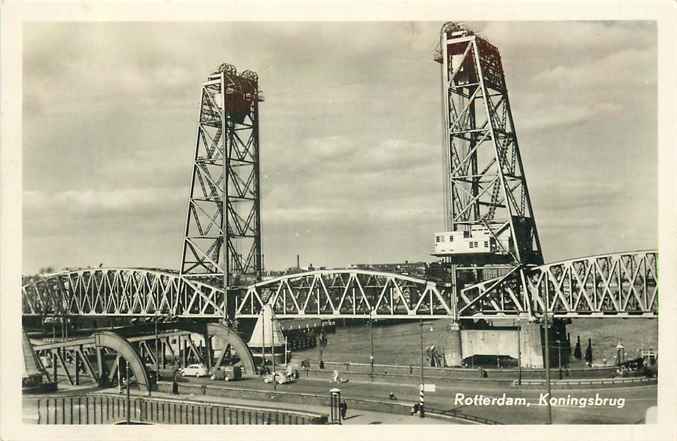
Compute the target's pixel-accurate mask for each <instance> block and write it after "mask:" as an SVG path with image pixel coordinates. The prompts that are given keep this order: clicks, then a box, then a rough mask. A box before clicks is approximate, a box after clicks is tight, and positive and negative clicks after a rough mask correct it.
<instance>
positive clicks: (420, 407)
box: [418, 320, 425, 418]
mask: <svg viewBox="0 0 677 441" xmlns="http://www.w3.org/2000/svg"><path fill="white" fill-rule="evenodd" d="M419 328H420V340H421V341H420V345H421V388H420V391H419V395H418V398H419V415H420V416H421V418H423V417H424V416H425V411H424V410H423V406H424V403H425V398H424V395H423V388H424V386H423V384H424V378H423V320H421V321H420V322H419Z"/></svg>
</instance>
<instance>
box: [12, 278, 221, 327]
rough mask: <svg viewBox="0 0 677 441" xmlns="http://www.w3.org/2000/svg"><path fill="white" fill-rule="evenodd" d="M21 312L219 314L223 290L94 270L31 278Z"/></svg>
mask: <svg viewBox="0 0 677 441" xmlns="http://www.w3.org/2000/svg"><path fill="white" fill-rule="evenodd" d="M22 305H23V315H24V316H40V317H50V316H52V317H54V316H56V317H65V316H155V315H156V314H160V315H173V316H176V317H224V305H225V298H224V291H223V289H220V288H216V287H214V286H212V285H208V284H206V283H203V282H199V281H197V280H193V279H189V278H185V277H183V278H182V277H181V276H179V274H177V273H171V272H162V271H156V270H144V269H134V268H130V269H125V268H96V269H83V270H76V271H70V272H62V273H56V274H50V275H45V276H39V277H34V278H31V279H30V280H29V281H28V283H26V284H25V285H24V286H23V287H22Z"/></svg>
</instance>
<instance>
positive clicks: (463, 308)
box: [22, 251, 658, 320]
mask: <svg viewBox="0 0 677 441" xmlns="http://www.w3.org/2000/svg"><path fill="white" fill-rule="evenodd" d="M22 293H23V295H22V303H23V315H24V317H31V316H32V317H48V316H56V317H63V316H89V317H97V316H102V317H124V316H128V317H137V316H147V317H153V316H155V315H156V314H159V315H172V316H174V317H177V318H182V317H183V318H207V319H209V318H211V319H222V318H223V317H224V307H225V303H226V302H225V300H226V299H225V296H224V294H223V289H222V288H217V287H214V286H211V285H207V284H204V283H201V282H197V281H195V280H191V279H186V278H184V277H181V276H180V275H178V274H176V273H169V272H161V271H151V270H140V269H119V268H118V269H104V268H97V269H89V270H79V271H73V272H67V273H58V274H52V275H49V276H44V277H39V278H35V279H32V280H30V281H29V282H28V283H26V284H25V285H24V286H23V289H22ZM229 295H232V292H231V293H230V294H229ZM546 299H547V302H548V311H549V313H551V314H553V315H554V317H559V318H575V317H607V316H613V317H628V318H630V317H650V318H652V317H656V316H657V315H658V253H657V252H656V251H634V252H628V253H617V254H607V255H601V256H592V257H583V258H579V259H571V260H566V261H562V262H556V263H550V264H547V265H540V266H520V267H516V268H514V269H513V270H512V271H510V272H509V273H507V274H506V275H504V276H502V277H498V278H494V279H491V280H486V281H483V282H481V283H478V284H475V285H472V286H468V287H466V288H464V289H462V290H460V292H458V293H456V294H454V291H453V289H452V288H451V287H450V286H448V285H443V284H436V283H435V282H432V281H428V280H423V279H418V278H415V277H409V276H403V275H399V274H392V273H384V272H377V271H362V270H352V269H340V270H339V269H336V270H322V271H310V272H305V273H299V274H290V275H286V276H283V277H278V278H275V279H272V280H267V281H263V282H259V283H255V284H253V285H250V286H249V287H248V288H246V289H245V290H242V291H241V292H240V295H238V296H237V297H236V299H235V300H230V301H231V302H234V303H235V311H236V317H238V318H253V317H258V314H259V312H260V310H261V308H262V306H263V305H264V304H270V305H271V306H272V307H273V310H274V311H275V313H276V315H277V317H278V318H291V317H295V318H298V317H304V316H309V317H318V318H322V317H325V318H369V317H372V318H382V319H402V318H410V319H419V318H430V317H440V318H441V317H448V318H450V319H452V320H462V319H511V318H517V317H525V316H526V317H529V318H536V319H537V318H539V317H541V316H542V314H543V311H544V309H545V308H544V306H545V302H546Z"/></svg>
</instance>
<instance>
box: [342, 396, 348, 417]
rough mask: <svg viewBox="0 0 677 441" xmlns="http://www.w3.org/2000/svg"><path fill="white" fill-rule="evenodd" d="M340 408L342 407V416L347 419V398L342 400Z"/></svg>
mask: <svg viewBox="0 0 677 441" xmlns="http://www.w3.org/2000/svg"><path fill="white" fill-rule="evenodd" d="M340 409H341V418H343V419H344V420H345V419H346V414H347V413H348V403H347V402H346V400H341V405H340Z"/></svg>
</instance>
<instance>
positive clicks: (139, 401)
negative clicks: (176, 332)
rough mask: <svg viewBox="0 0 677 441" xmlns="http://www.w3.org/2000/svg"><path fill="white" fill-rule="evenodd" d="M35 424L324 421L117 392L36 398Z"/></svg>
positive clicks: (315, 417)
mask: <svg viewBox="0 0 677 441" xmlns="http://www.w3.org/2000/svg"><path fill="white" fill-rule="evenodd" d="M37 414H38V416H37V424H115V423H124V422H126V421H131V422H133V423H137V424H138V423H146V424H259V425H261V424H263V425H272V424H300V425H302V424H326V423H327V416H326V415H321V414H315V413H311V412H300V411H284V410H276V409H260V408H256V407H250V406H239V405H238V406H235V405H227V404H219V403H201V402H194V401H193V402H190V401H186V400H182V401H177V400H168V399H162V398H147V397H131V398H130V400H129V401H127V399H126V397H122V396H117V395H105V394H96V395H85V396H60V397H57V396H51V397H42V398H39V399H38V400H37Z"/></svg>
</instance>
